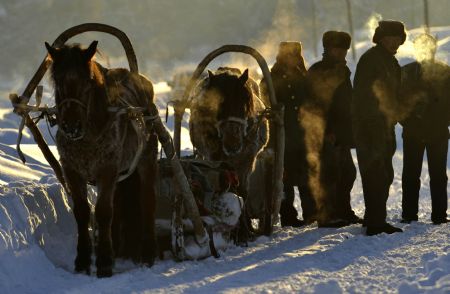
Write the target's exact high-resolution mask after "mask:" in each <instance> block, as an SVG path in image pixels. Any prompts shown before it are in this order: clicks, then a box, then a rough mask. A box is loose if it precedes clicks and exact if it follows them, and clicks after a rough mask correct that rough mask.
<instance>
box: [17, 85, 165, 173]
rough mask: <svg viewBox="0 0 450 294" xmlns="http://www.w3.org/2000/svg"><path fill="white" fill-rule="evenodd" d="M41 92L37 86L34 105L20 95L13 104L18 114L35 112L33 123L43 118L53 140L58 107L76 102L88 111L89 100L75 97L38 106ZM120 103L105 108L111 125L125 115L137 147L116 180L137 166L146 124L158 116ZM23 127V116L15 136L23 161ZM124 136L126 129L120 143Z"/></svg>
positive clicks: (41, 89)
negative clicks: (85, 100)
mask: <svg viewBox="0 0 450 294" xmlns="http://www.w3.org/2000/svg"><path fill="white" fill-rule="evenodd" d="M42 92H43V87H42V86H39V87H38V88H37V91H36V105H35V106H33V105H28V104H27V103H28V101H29V100H30V98H29V97H24V96H20V97H19V98H20V103H14V104H13V106H14V108H15V110H16V112H17V113H18V114H21V115H25V114H29V113H37V114H38V115H37V116H35V117H33V118H32V119H33V121H34V123H38V122H39V121H40V120H41V119H42V118H45V119H46V121H47V126H48V128H49V134H50V135H51V136H52V139H53V141H54V142H55V138H54V137H53V135H52V134H51V132H50V127H53V126H55V125H57V124H58V122H57V114H58V108H61V107H63V106H64V104H67V103H69V102H71V103H76V104H78V105H79V106H81V107H82V108H83V109H85V110H86V112H87V114H88V115H89V111H90V100H91V98H89V101H88V103H87V105H85V104H84V103H82V102H80V101H79V100H77V99H74V98H66V99H64V101H63V102H62V103H61V104H60V105H59V107H56V106H52V107H49V106H48V105H45V106H40V103H41V99H42ZM120 102H121V104H123V106H110V107H108V108H107V110H108V112H110V113H114V114H115V116H114V119H113V121H112V124H111V125H114V124H117V122H119V119H120V117H122V116H125V118H126V119H128V120H129V121H130V122H131V125H132V126H133V129H134V131H135V132H136V135H137V139H138V147H137V151H136V153H135V155H134V157H133V160H132V161H131V164H130V166H129V168H128V169H127V170H125V171H121V172H120V173H119V178H118V182H120V181H123V180H125V179H126V178H128V177H129V176H130V175H131V174H132V173H133V172H134V171H135V170H136V167H137V164H138V162H139V159H140V157H141V155H142V152H143V150H144V144H145V141H147V139H148V129H147V124H153V122H155V121H156V120H157V119H158V118H159V115H158V114H155V115H150V114H147V109H146V108H144V107H134V106H132V105H130V104H129V103H128V102H126V101H125V100H124V99H120ZM24 127H25V119H24V118H23V119H22V121H21V123H20V125H19V128H18V137H17V145H16V147H17V151H18V154H19V157H20V159H21V160H22V162H25V156H24V154H23V152H22V150H21V149H20V144H21V141H22V138H23V129H24ZM107 127H108V125H106V126H105V128H104V129H106V128H107ZM125 130H126V128H125ZM58 131H60V132H62V134H63V135H64V136H65V137H66V138H68V137H67V136H66V134H65V132H64V130H63V128H58ZM83 137H84V134H83V135H82V136H80V137H78V138H75V139H74V140H73V141H76V140H80V139H82V138H83ZM125 138H126V131H125V132H123V135H122V138H121V143H122V144H123V143H124V141H125Z"/></svg>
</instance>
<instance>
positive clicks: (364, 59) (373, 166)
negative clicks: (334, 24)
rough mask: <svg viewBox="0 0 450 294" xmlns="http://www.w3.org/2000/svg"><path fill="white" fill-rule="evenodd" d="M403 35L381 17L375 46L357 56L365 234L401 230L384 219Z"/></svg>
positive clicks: (355, 106) (355, 104)
mask: <svg viewBox="0 0 450 294" xmlns="http://www.w3.org/2000/svg"><path fill="white" fill-rule="evenodd" d="M405 39H406V33H405V28H404V25H403V23H401V22H398V21H380V22H379V23H378V27H377V28H376V30H375V34H374V35H373V39H372V41H373V42H374V43H375V44H376V46H374V47H372V48H370V49H369V50H367V51H366V52H365V53H364V54H363V55H362V56H361V58H360V60H359V62H358V65H357V67H356V73H355V79H354V85H353V86H354V92H353V93H354V96H353V101H352V111H353V113H352V119H353V131H354V137H355V144H356V153H357V157H358V163H359V170H360V173H361V179H362V186H363V193H364V202H365V205H366V211H365V215H364V225H365V226H366V227H367V231H366V234H367V235H368V236H372V235H376V234H380V233H387V234H392V233H395V232H402V230H401V229H399V228H396V227H394V226H392V225H390V224H389V223H387V222H386V202H387V199H388V196H389V187H390V185H391V184H392V181H393V179H394V169H393V166H392V157H393V156H394V153H395V149H396V143H395V133H394V126H395V124H396V123H397V120H398V118H397V108H398V99H399V97H398V96H399V89H400V78H401V73H400V66H399V64H398V62H397V59H396V58H395V54H396V53H397V49H398V48H399V47H400V45H402V44H403V43H404V42H405Z"/></svg>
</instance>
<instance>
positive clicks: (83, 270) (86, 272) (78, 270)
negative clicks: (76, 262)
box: [75, 266, 91, 276]
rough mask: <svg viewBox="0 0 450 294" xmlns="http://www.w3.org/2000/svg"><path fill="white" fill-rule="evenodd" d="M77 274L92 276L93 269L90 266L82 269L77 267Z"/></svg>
mask: <svg viewBox="0 0 450 294" xmlns="http://www.w3.org/2000/svg"><path fill="white" fill-rule="evenodd" d="M75 272H77V273H79V274H86V275H88V276H90V275H91V267H90V266H88V267H86V268H81V267H75Z"/></svg>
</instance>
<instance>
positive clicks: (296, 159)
mask: <svg viewBox="0 0 450 294" xmlns="http://www.w3.org/2000/svg"><path fill="white" fill-rule="evenodd" d="M284 168H285V170H284V179H283V185H284V198H283V200H282V201H281V206H280V217H281V219H282V220H286V221H288V222H289V221H290V220H292V219H294V218H297V215H298V213H297V210H296V209H295V207H294V199H295V192H294V187H297V188H298V192H299V195H300V201H301V206H302V210H303V219H304V220H305V221H306V222H312V221H314V220H315V216H316V203H315V200H314V198H313V196H312V193H311V189H310V187H309V183H308V164H307V162H306V151H305V149H304V148H300V147H295V148H289V146H288V148H286V151H285V158H284Z"/></svg>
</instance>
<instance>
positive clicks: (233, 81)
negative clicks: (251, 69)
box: [207, 70, 254, 155]
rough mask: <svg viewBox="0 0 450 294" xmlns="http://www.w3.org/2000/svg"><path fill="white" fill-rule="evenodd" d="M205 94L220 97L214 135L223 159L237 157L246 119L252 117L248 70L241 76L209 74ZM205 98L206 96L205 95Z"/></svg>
mask: <svg viewBox="0 0 450 294" xmlns="http://www.w3.org/2000/svg"><path fill="white" fill-rule="evenodd" d="M208 75H209V82H208V89H207V91H208V93H209V95H218V96H219V101H220V102H219V107H218V111H217V125H216V128H217V132H218V135H219V138H220V140H221V144H222V151H223V152H224V153H225V154H226V155H236V154H238V153H239V152H240V151H241V150H242V148H243V146H244V140H245V137H246V132H247V119H248V118H249V117H250V116H252V115H253V113H254V106H253V93H252V90H251V88H250V87H249V86H248V83H247V80H248V70H245V71H244V73H243V74H240V73H236V72H232V71H218V73H216V74H213V73H212V72H211V71H208ZM207 95H208V94H207Z"/></svg>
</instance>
